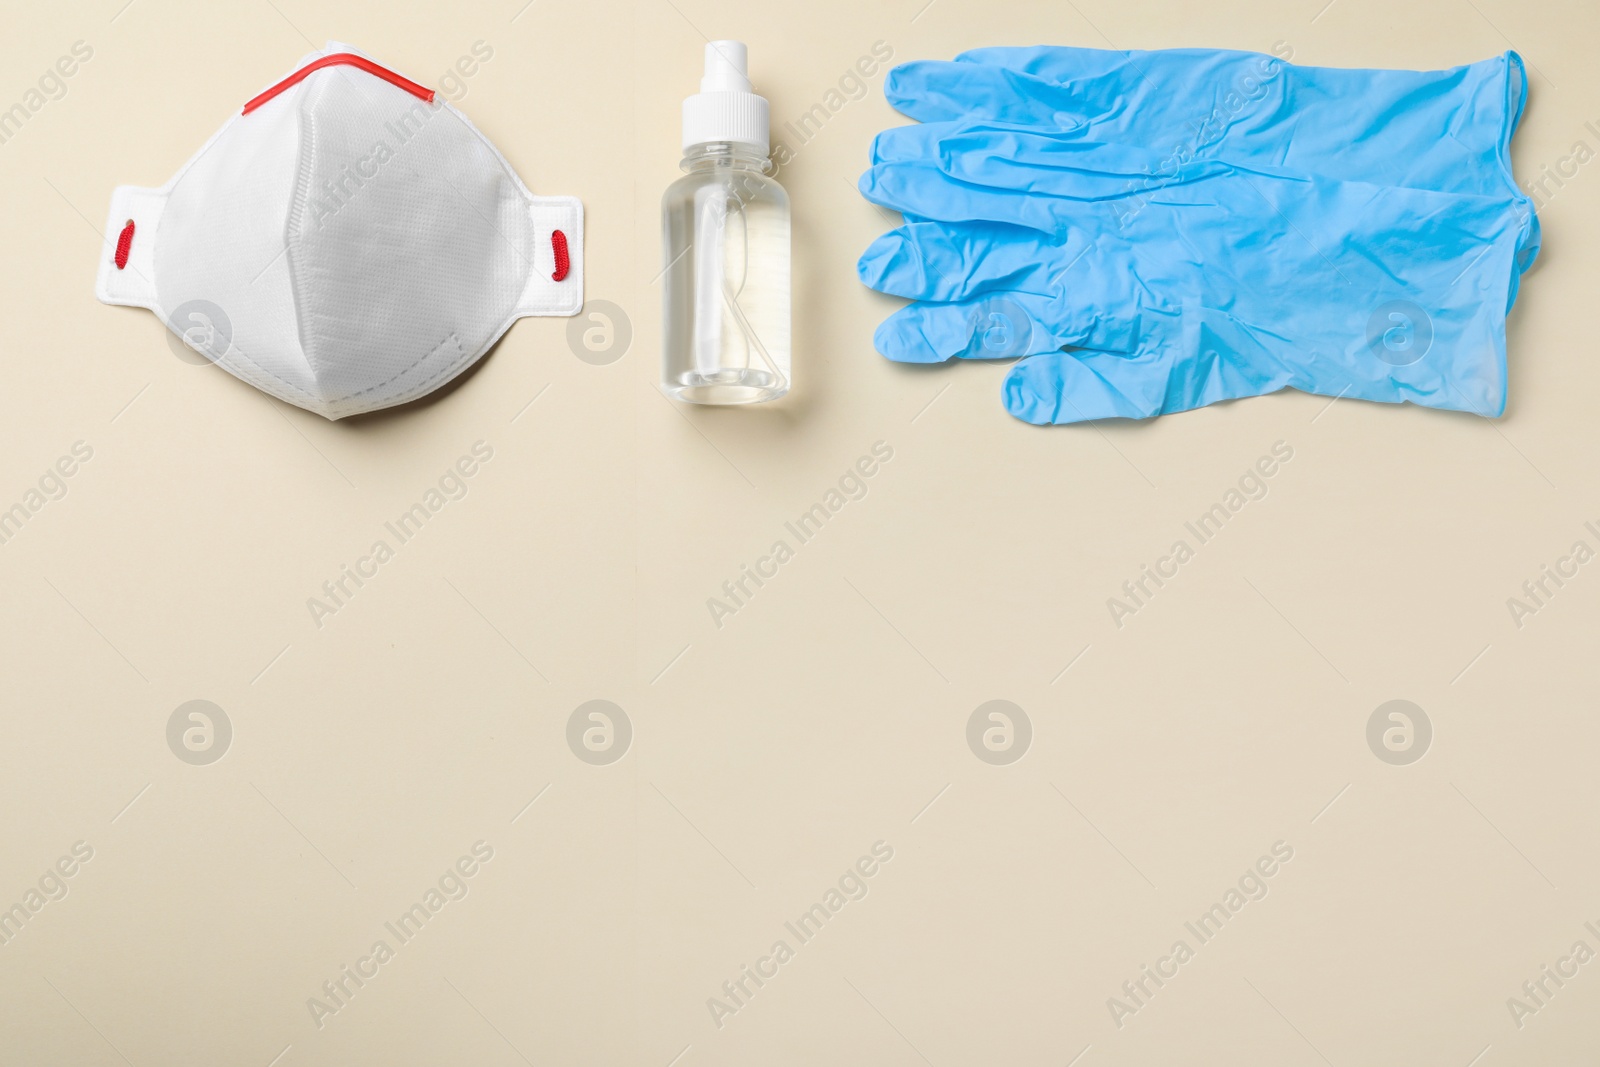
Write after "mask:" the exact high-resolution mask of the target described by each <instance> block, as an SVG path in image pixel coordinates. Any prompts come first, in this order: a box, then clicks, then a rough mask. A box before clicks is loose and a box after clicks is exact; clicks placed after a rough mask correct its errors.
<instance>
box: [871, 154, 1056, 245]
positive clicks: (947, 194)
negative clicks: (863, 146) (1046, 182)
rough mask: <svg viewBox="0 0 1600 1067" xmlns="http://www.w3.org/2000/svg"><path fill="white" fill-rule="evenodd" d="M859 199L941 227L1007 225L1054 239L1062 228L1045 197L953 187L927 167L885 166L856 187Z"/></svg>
mask: <svg viewBox="0 0 1600 1067" xmlns="http://www.w3.org/2000/svg"><path fill="white" fill-rule="evenodd" d="M857 187H858V188H859V189H860V190H861V195H862V196H864V197H866V198H867V199H868V200H870V201H872V202H873V203H874V204H879V205H881V206H883V207H886V208H889V209H891V210H893V211H898V212H900V213H901V214H903V215H907V216H915V217H917V218H920V219H931V220H935V221H939V222H1006V223H1010V224H1012V225H1014V226H1026V227H1028V228H1030V229H1035V230H1042V231H1044V232H1046V233H1056V232H1058V231H1059V230H1060V229H1061V228H1062V225H1063V221H1062V219H1060V218H1059V217H1058V215H1057V213H1056V210H1055V208H1054V206H1053V205H1052V204H1051V203H1050V200H1049V198H1047V197H1037V196H1017V195H1016V194H1015V193H1010V192H1006V191H1005V190H997V189H989V188H984V187H982V186H977V185H970V184H967V183H964V182H958V181H952V180H951V179H950V178H949V177H948V176H946V175H944V174H943V173H941V172H940V171H939V170H938V169H937V168H935V167H932V166H929V165H928V164H926V163H885V164H882V165H881V166H876V167H872V168H871V169H869V170H868V171H867V172H866V173H865V174H863V175H861V180H860V182H859V183H857Z"/></svg>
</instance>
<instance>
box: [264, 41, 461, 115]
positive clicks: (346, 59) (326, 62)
mask: <svg viewBox="0 0 1600 1067" xmlns="http://www.w3.org/2000/svg"><path fill="white" fill-rule="evenodd" d="M338 66H344V67H355V68H356V69H357V70H364V71H366V72H367V73H368V74H372V75H375V76H376V77H379V78H382V79H383V80H384V81H386V82H388V83H389V84H390V85H395V86H398V87H399V88H401V89H404V90H405V91H406V92H408V93H410V94H411V95H412V96H414V97H416V98H418V99H419V100H422V101H425V102H426V103H429V104H431V103H433V90H432V89H429V88H428V87H427V86H425V85H418V84H417V83H416V82H414V81H412V80H411V79H409V78H403V77H401V76H400V75H398V74H396V73H395V72H394V71H392V70H390V69H388V68H387V67H380V66H378V64H376V63H374V62H373V61H372V60H370V59H368V58H366V57H365V56H358V55H356V54H354V53H353V52H335V53H334V54H333V55H331V56H323V57H322V58H321V59H314V60H312V61H311V62H310V63H307V64H306V65H305V66H303V67H301V68H300V69H299V70H297V71H295V72H294V73H293V74H291V75H289V76H288V77H287V78H285V79H283V80H282V81H281V82H279V83H278V84H276V85H274V86H272V88H270V89H268V90H266V91H265V92H263V93H261V94H260V95H259V96H256V97H254V98H252V99H251V100H250V102H249V103H247V104H245V106H244V111H243V112H242V113H243V114H246V115H248V114H250V112H252V111H254V110H255V109H256V108H258V107H260V106H261V105H262V104H265V103H266V102H267V101H268V100H271V99H272V98H273V97H275V96H277V95H278V94H279V93H281V92H283V91H284V90H285V89H289V88H292V87H294V86H296V85H299V84H300V83H301V82H302V81H305V79H306V78H307V77H309V76H310V75H311V73H312V72H313V71H318V70H321V69H322V68H324V67H338Z"/></svg>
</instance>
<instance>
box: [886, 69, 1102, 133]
mask: <svg viewBox="0 0 1600 1067" xmlns="http://www.w3.org/2000/svg"><path fill="white" fill-rule="evenodd" d="M883 95H884V97H885V98H887V99H888V101H889V104H890V106H891V107H893V108H894V109H895V110H896V111H898V112H900V113H901V114H903V115H906V116H907V117H909V118H913V119H916V120H918V121H919V122H941V121H953V120H957V119H995V120H998V121H1003V122H1019V123H1030V124H1037V125H1041V126H1051V127H1061V128H1064V129H1072V128H1075V127H1078V126H1082V125H1084V124H1085V122H1087V120H1088V117H1089V115H1091V114H1092V112H1091V111H1090V110H1089V105H1088V104H1086V103H1085V102H1084V101H1083V100H1081V99H1080V98H1079V97H1078V96H1077V95H1075V94H1074V92H1073V91H1072V89H1071V88H1069V87H1065V86H1061V85H1057V84H1053V83H1051V82H1048V81H1046V80H1044V79H1042V78H1037V77H1034V76H1032V75H1030V74H1027V73H1024V72H1021V71H1015V70H1007V69H1005V68H1003V67H1001V66H998V65H996V66H988V65H980V64H976V63H949V62H944V61H942V60H917V61H916V62H912V63H903V64H901V65H900V66H898V67H895V68H894V69H893V70H891V71H890V72H889V75H888V77H886V78H885V79H884V82H883Z"/></svg>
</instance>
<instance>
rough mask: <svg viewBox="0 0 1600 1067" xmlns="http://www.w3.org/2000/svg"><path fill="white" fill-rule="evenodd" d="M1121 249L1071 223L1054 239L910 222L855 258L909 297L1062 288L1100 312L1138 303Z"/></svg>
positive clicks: (1014, 230)
mask: <svg viewBox="0 0 1600 1067" xmlns="http://www.w3.org/2000/svg"><path fill="white" fill-rule="evenodd" d="M1128 253H1129V249H1128V248H1127V247H1126V245H1125V244H1124V243H1122V242H1116V241H1104V242H1101V241H1098V240H1097V238H1096V237H1095V236H1094V234H1093V232H1092V231H1090V230H1088V229H1077V228H1074V229H1072V230H1070V231H1068V232H1067V233H1066V234H1065V235H1064V236H1063V237H1060V238H1055V237H1050V236H1048V235H1046V234H1041V233H1039V232H1038V231H1036V230H1027V229H1022V228H1020V227H1016V226H1003V225H994V224H987V223H970V224H961V223H939V222H915V223H910V224H908V225H905V226H901V227H899V228H897V229H894V230H890V231H889V232H888V233H885V234H883V235H882V236H881V237H879V238H878V239H877V240H875V241H873V242H872V244H871V245H869V246H868V247H867V250H866V251H865V252H863V253H862V254H861V259H860V260H859V261H858V262H857V264H856V270H857V272H858V273H859V274H860V276H861V281H862V282H863V283H864V284H866V285H867V286H868V287H869V288H872V289H876V290H878V291H879V292H881V293H888V294H890V295H891V296H903V297H906V298H908V299H911V300H931V301H945V302H947V301H952V300H967V299H971V298H973V297H979V296H983V295H985V294H988V293H995V292H1000V293H1009V292H1023V293H1032V294H1036V295H1039V296H1046V297H1048V296H1053V295H1054V294H1057V293H1067V294H1070V295H1071V296H1072V299H1073V300H1074V302H1076V303H1077V304H1079V305H1082V306H1088V307H1096V308H1100V309H1102V310H1109V309H1112V308H1130V307H1132V306H1134V305H1135V304H1136V303H1138V302H1139V300H1140V296H1141V295H1151V296H1153V295H1154V294H1143V288H1142V286H1140V284H1139V282H1138V272H1137V270H1136V268H1135V264H1134V263H1133V261H1132V259H1131V257H1130V256H1129V254H1128Z"/></svg>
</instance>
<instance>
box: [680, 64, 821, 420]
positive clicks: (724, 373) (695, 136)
mask: <svg viewBox="0 0 1600 1067" xmlns="http://www.w3.org/2000/svg"><path fill="white" fill-rule="evenodd" d="M705 71H706V72H705V78H704V79H703V80H702V81H701V83H700V93H699V94H698V95H696V96H691V97H689V98H688V99H687V100H685V101H684V102H683V146H684V155H683V163H682V167H683V170H684V171H685V174H684V176H683V177H682V178H679V179H678V180H677V181H675V182H673V183H672V184H671V185H670V186H668V187H667V191H666V194H665V195H664V196H663V197H662V199H661V235H662V246H663V255H664V260H663V262H664V263H665V269H664V270H663V272H662V332H663V337H662V346H661V383H662V388H664V389H665V390H666V392H667V393H668V395H670V396H673V397H676V398H677V399H679V400H686V401H689V402H691V403H696V404H758V403H761V402H762V401H766V400H775V399H777V398H778V397H780V396H783V395H784V394H785V393H787V392H788V391H789V386H790V381H791V374H790V360H789V325H790V324H789V196H788V194H787V193H785V192H784V191H783V187H782V186H781V185H779V184H778V183H777V182H776V181H774V180H773V179H772V178H769V177H767V174H766V172H767V171H768V170H770V169H771V162H770V161H769V159H768V158H767V154H768V151H769V141H768V120H767V102H766V100H764V99H763V98H761V97H759V96H757V95H755V93H753V92H752V91H751V86H750V81H749V79H748V77H746V74H745V71H746V53H745V46H744V45H743V44H741V43H739V42H738V41H712V42H711V43H710V44H708V45H706V68H705Z"/></svg>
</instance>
